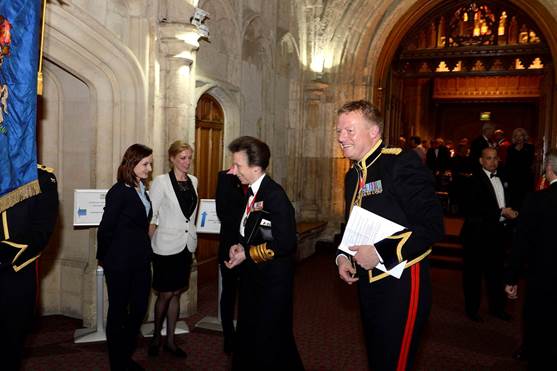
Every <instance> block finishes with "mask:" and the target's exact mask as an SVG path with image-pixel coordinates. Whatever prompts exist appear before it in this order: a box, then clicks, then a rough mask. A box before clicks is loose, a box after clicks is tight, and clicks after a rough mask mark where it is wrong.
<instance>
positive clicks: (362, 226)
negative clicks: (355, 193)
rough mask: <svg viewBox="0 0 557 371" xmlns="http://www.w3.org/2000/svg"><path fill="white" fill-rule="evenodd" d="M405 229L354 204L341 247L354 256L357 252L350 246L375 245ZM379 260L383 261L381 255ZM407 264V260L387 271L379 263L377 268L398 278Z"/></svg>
mask: <svg viewBox="0 0 557 371" xmlns="http://www.w3.org/2000/svg"><path fill="white" fill-rule="evenodd" d="M403 229H404V227H403V226H401V225H400V224H397V223H395V222H392V221H390V220H389V219H385V218H383V217H382V216H379V215H377V214H375V213H372V212H371V211H368V210H365V209H362V208H361V207H359V206H354V207H353V208H352V212H351V213H350V217H349V218H348V223H347V224H346V229H345V230H344V235H343V236H342V241H341V242H340V245H339V249H340V250H342V251H344V252H345V253H347V254H349V255H351V256H354V255H356V252H355V251H352V250H350V249H349V247H350V246H358V245H374V244H376V243H377V242H379V241H381V240H383V239H385V238H387V237H389V236H392V235H393V234H395V233H397V232H400V231H402V230H403ZM379 260H380V261H381V262H383V259H381V256H380V255H379ZM405 264H406V261H403V262H401V263H400V264H398V265H396V266H395V267H393V268H391V269H390V270H389V271H387V270H386V268H385V266H384V265H383V264H381V263H379V265H377V269H379V270H381V271H383V272H387V273H389V274H390V275H391V276H394V277H396V278H400V276H401V275H402V271H403V270H404V266H405Z"/></svg>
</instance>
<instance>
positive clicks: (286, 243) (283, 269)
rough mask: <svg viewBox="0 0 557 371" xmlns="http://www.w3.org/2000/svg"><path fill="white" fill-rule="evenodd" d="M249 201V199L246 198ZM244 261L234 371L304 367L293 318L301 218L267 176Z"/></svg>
mask: <svg viewBox="0 0 557 371" xmlns="http://www.w3.org/2000/svg"><path fill="white" fill-rule="evenodd" d="M246 201H247V199H246ZM252 202H253V206H252V207H253V211H252V212H250V213H249V216H248V218H247V220H246V225H245V229H244V236H243V237H242V236H240V238H239V241H240V243H241V244H242V245H243V246H244V247H245V251H246V260H245V261H244V262H243V263H242V264H241V265H240V266H239V268H241V276H240V277H241V278H240V301H239V315H238V327H237V344H236V345H237V347H236V350H235V352H234V357H233V362H232V369H233V370H252V369H260V370H302V369H303V365H302V361H301V359H300V355H299V353H298V350H297V348H296V343H295V339H294V333H293V329H292V321H293V282H294V257H295V253H296V247H297V246H296V219H295V213H294V208H293V207H292V204H291V203H290V201H289V199H288V196H287V195H286V193H285V192H284V190H283V189H282V187H281V186H280V185H279V184H278V183H276V182H275V181H273V180H272V179H271V178H270V177H269V176H268V175H266V176H265V177H264V178H263V179H262V181H261V185H260V187H259V190H258V192H257V194H256V195H255V197H254V198H253V200H252Z"/></svg>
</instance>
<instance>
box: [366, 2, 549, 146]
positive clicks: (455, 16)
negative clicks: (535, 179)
mask: <svg viewBox="0 0 557 371" xmlns="http://www.w3.org/2000/svg"><path fill="white" fill-rule="evenodd" d="M554 26H556V22H555V20H554V19H553V18H552V17H551V15H550V14H549V13H548V12H547V10H545V9H544V8H543V7H542V6H540V4H538V3H536V2H533V3H532V2H528V3H526V2H525V1H521V0H516V1H510V2H509V1H451V2H439V1H434V0H432V1H420V2H418V3H416V4H415V5H414V6H413V7H412V9H410V10H409V11H408V12H407V13H406V15H405V16H404V17H402V18H401V19H400V20H399V22H398V24H397V25H396V27H394V28H393V30H392V31H391V33H390V34H389V36H388V37H387V40H386V42H385V44H384V47H383V50H382V51H381V54H380V58H379V59H378V63H377V65H376V69H375V74H374V78H373V80H374V83H375V85H376V86H375V88H376V89H377V92H378V93H377V94H374V96H373V97H374V101H375V103H376V104H378V105H379V106H381V108H382V109H383V112H384V113H385V116H386V127H387V130H386V135H387V137H388V139H389V140H390V142H391V143H393V142H394V141H395V138H398V136H399V135H419V136H423V137H426V138H434V137H436V136H444V135H449V136H455V138H454V139H453V138H450V139H451V140H455V139H458V138H456V137H457V136H460V137H462V136H477V135H479V126H480V125H479V123H480V113H481V112H492V117H491V118H492V120H494V121H495V122H496V124H497V125H498V126H500V127H501V128H502V129H504V130H505V131H507V132H509V134H510V132H511V131H512V129H513V128H516V127H526V128H527V130H528V131H529V132H530V133H531V134H532V136H531V137H532V139H533V142H534V144H536V145H537V147H538V150H539V152H540V153H541V152H542V151H544V150H545V149H547V148H548V147H549V146H552V145H554V144H555V130H553V127H552V126H553V125H552V123H553V122H554V119H553V118H554V117H556V109H555V104H554V101H555V99H556V98H555V96H554V94H553V87H554V86H555V77H556V76H555V73H554V68H553V59H554V57H555V48H556V46H557V45H556V43H555V38H554V36H553V33H552V32H551V31H550V29H551V27H554ZM402 102H404V104H402ZM448 117H452V118H455V117H456V118H458V119H460V122H451V123H447V118H448ZM463 120H464V121H466V123H465V122H464V121H463ZM472 120H473V122H472ZM457 121H458V120H457Z"/></svg>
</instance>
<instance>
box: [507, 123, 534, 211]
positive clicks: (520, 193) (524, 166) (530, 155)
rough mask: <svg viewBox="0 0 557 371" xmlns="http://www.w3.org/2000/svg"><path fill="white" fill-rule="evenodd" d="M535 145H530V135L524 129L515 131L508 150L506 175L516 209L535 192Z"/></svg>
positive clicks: (513, 205)
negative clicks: (528, 194) (529, 193)
mask: <svg viewBox="0 0 557 371" xmlns="http://www.w3.org/2000/svg"><path fill="white" fill-rule="evenodd" d="M534 155H535V152H534V145H533V144H530V143H528V134H527V133H526V130H524V129H523V128H517V129H514V130H513V136H512V145H511V146H510V147H509V148H508V150H507V162H506V164H505V173H506V175H507V178H508V180H509V185H510V204H511V206H512V207H513V208H514V209H516V210H520V208H522V203H523V202H524V198H525V197H526V194H527V193H528V192H532V191H534V171H533V170H532V165H533V163H534Z"/></svg>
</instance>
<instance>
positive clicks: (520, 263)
mask: <svg viewBox="0 0 557 371" xmlns="http://www.w3.org/2000/svg"><path fill="white" fill-rule="evenodd" d="M556 213H557V183H553V184H552V185H550V186H549V188H547V189H544V190H542V191H538V192H534V193H531V194H529V195H528V196H527V197H526V200H525V201H524V206H523V209H522V210H521V212H520V214H519V216H518V222H517V226H516V230H515V234H514V238H513V245H512V248H511V254H510V260H509V268H508V279H507V282H508V283H510V284H516V283H517V281H518V277H519V273H520V271H521V269H522V268H523V267H524V266H525V265H526V266H527V270H526V272H527V281H528V293H529V294H530V293H531V291H532V290H535V291H536V292H540V293H542V294H543V293H544V292H545V293H546V294H545V295H547V293H548V292H553V293H555V282H557V270H555V261H557V260H556V259H557V249H556V248H555V246H556V242H557V238H556V235H555V227H556V223H555V215H556ZM551 295H553V296H554V294H551Z"/></svg>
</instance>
